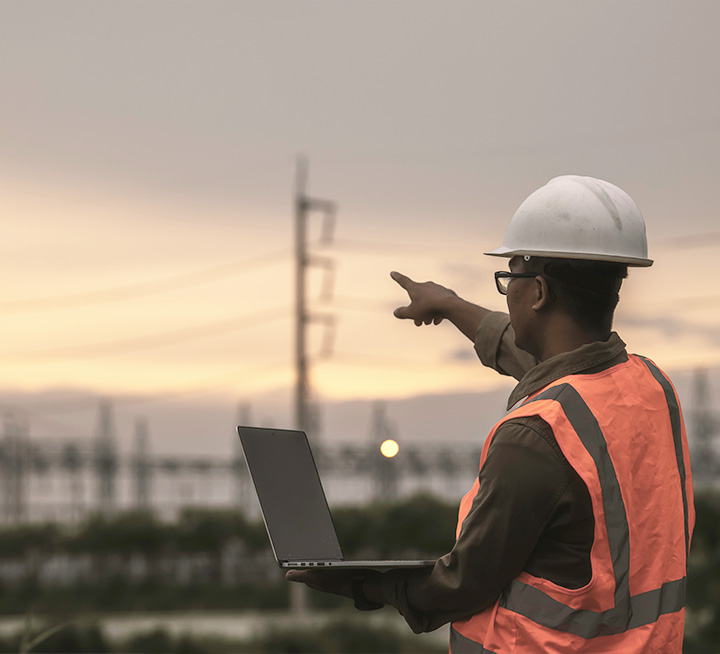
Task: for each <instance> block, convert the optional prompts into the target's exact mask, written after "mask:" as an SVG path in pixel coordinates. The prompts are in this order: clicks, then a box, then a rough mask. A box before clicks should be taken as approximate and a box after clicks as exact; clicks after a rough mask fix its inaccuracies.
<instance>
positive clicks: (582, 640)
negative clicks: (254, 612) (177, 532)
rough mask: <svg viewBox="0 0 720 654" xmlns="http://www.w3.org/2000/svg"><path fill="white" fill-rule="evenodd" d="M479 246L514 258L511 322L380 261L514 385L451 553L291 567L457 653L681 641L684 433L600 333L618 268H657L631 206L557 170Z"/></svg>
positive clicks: (648, 381)
mask: <svg viewBox="0 0 720 654" xmlns="http://www.w3.org/2000/svg"><path fill="white" fill-rule="evenodd" d="M487 254H490V255H494V256H503V257H507V258H509V259H510V262H509V263H510V271H509V272H506V271H501V272H498V273H496V274H495V278H496V284H497V288H498V291H499V292H500V293H502V294H504V295H506V296H507V305H508V311H509V316H507V315H505V314H500V313H492V312H490V311H488V310H486V309H484V308H482V307H479V306H477V305H474V304H471V303H469V302H467V301H465V300H463V299H461V298H459V297H458V296H457V295H456V294H455V293H453V292H452V291H451V290H449V289H446V288H444V287H442V286H439V285H437V284H433V283H432V282H427V283H423V284H419V283H416V282H414V281H412V280H411V279H409V278H408V277H405V276H404V275H401V274H399V273H392V276H393V279H394V280H395V281H396V282H397V283H398V284H400V285H401V286H402V287H403V288H404V289H405V290H406V291H407V292H408V294H409V297H410V300H411V302H410V304H409V305H408V306H406V307H402V308H400V309H397V310H396V311H395V315H396V316H397V317H398V318H405V319H411V320H413V321H414V322H415V324H416V325H423V324H433V323H434V324H438V323H440V322H441V321H442V320H450V321H451V322H452V323H453V324H455V326H456V327H457V328H458V329H459V330H460V331H461V332H462V333H463V334H465V335H466V336H467V337H468V338H470V339H471V340H473V341H474V342H475V349H476V351H477V352H478V355H479V356H480V359H481V361H482V362H483V363H484V364H485V365H487V366H490V367H492V368H494V369H495V370H497V371H498V372H500V373H501V374H509V375H512V376H514V377H515V378H516V379H518V380H519V382H520V383H519V384H518V386H517V387H516V388H515V390H514V391H513V393H512V394H511V396H510V399H509V402H508V408H511V407H515V408H512V410H511V411H510V413H509V414H508V415H507V416H506V417H505V418H503V420H501V421H500V422H499V423H498V424H497V425H496V426H495V428H494V429H493V430H492V431H491V433H490V435H489V436H488V437H487V439H486V441H485V445H484V449H483V454H482V458H481V461H480V468H479V474H478V478H477V479H476V481H475V484H474V485H473V488H472V489H471V490H470V492H469V493H468V494H467V495H466V496H465V497H464V498H463V500H462V502H461V505H460V512H459V520H458V530H457V541H456V544H455V546H454V547H453V549H452V551H451V552H449V553H448V554H446V555H445V556H443V557H441V558H440V559H438V561H437V562H436V564H435V566H434V567H433V568H430V569H425V570H414V571H401V570H394V571H390V572H387V573H385V574H383V575H380V574H378V573H374V574H369V575H368V576H366V577H364V578H352V576H351V575H347V574H334V575H333V574H326V573H323V572H319V571H318V572H315V571H313V572H289V573H288V575H287V576H288V579H290V580H292V581H302V582H305V583H307V584H308V585H310V586H311V587H313V588H317V589H319V590H324V591H326V592H334V593H339V594H342V595H346V596H348V597H354V599H355V602H356V606H358V608H365V609H368V608H375V607H379V606H382V605H384V604H391V605H393V606H395V607H396V608H397V609H398V610H399V611H400V612H401V613H402V615H403V616H404V617H405V619H406V621H407V622H408V624H409V625H410V627H411V628H412V629H413V631H415V632H422V631H430V630H433V629H436V628H437V627H439V626H440V625H442V624H445V623H447V622H451V623H452V626H451V636H450V649H451V652H456V653H460V652H473V653H474V652H478V653H480V652H485V653H488V654H510V653H523V654H538V653H539V652H552V653H553V654H561V653H563V652H592V653H597V654H599V653H610V652H612V653H627V654H636V653H639V652H658V653H660V652H662V653H668V652H677V653H680V652H681V651H682V638H683V626H684V603H685V583H686V575H687V555H688V550H689V546H690V536H691V534H692V528H693V524H694V510H693V504H692V482H691V475H690V467H689V455H688V447H687V442H686V436H685V429H684V426H683V422H682V416H681V413H680V409H679V405H678V402H677V397H676V395H675V391H674V389H673V387H672V384H671V383H670V382H669V381H668V380H667V378H666V377H665V375H664V374H663V373H662V372H661V371H660V370H659V369H658V368H657V367H656V366H655V364H654V363H652V362H651V361H649V360H647V359H644V358H642V357H638V356H634V355H628V353H627V352H626V350H625V345H624V343H623V342H622V341H621V340H620V338H619V336H618V335H617V334H616V333H614V332H612V319H613V312H614V309H615V306H616V304H617V302H618V299H619V296H618V292H619V290H620V286H621V284H622V280H623V279H624V278H625V277H626V275H627V266H628V265H630V266H649V265H651V264H652V261H651V260H649V259H648V258H647V243H646V239H645V225H644V222H643V219H642V216H641V214H640V212H639V210H638V209H637V207H636V205H635V203H634V202H633V201H632V199H631V198H630V197H629V196H628V195H627V194H626V193H625V192H624V191H622V190H621V189H619V188H618V187H616V186H614V185H612V184H609V183H608V182H604V181H602V180H597V179H593V178H589V177H579V176H563V177H558V178H555V179H553V180H551V181H550V182H549V183H548V184H547V185H545V186H544V187H542V188H540V189H538V190H537V191H535V193H533V194H532V195H530V196H529V197H528V198H527V200H525V202H523V204H522V205H521V206H520V207H519V209H518V210H517V212H516V213H515V215H514V216H513V218H512V220H511V223H510V225H509V227H508V230H507V233H506V238H505V243H504V245H503V246H502V247H500V248H498V249H496V250H494V251H492V252H489V253H487ZM429 519H430V518H429Z"/></svg>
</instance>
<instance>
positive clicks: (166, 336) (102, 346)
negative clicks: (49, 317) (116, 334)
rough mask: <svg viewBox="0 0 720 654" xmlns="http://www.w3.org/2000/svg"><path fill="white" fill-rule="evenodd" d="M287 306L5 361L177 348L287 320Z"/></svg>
mask: <svg viewBox="0 0 720 654" xmlns="http://www.w3.org/2000/svg"><path fill="white" fill-rule="evenodd" d="M287 313H288V310H287V308H286V307H275V308H272V309H266V310H263V311H257V312H255V313H249V314H244V315H242V316H238V317H235V318H230V319H228V320H220V321H216V322H211V323H205V324H203V325H196V326H194V327H186V328H183V329H178V330H174V331H170V332H163V333H160V334H153V335H150V336H140V337H136V338H128V339H123V340H119V341H112V342H109V343H98V344H95V345H90V346H76V347H64V348H57V349H49V350H32V351H27V352H11V353H7V354H3V355H2V357H3V359H4V360H6V361H7V360H11V359H21V360H22V359H79V358H83V359H84V358H94V357H103V356H113V355H116V354H126V353H130V352H137V351H140V350H147V349H153V348H157V347H166V346H168V345H177V344H178V343H186V342H187V341H191V340H197V339H201V338H207V337H208V336H216V335H218V334H224V333H227V332H233V331H239V330H242V329H248V328H251V327H257V326H259V325H263V324H267V323H270V322H274V321H277V320H281V319H285V318H287Z"/></svg>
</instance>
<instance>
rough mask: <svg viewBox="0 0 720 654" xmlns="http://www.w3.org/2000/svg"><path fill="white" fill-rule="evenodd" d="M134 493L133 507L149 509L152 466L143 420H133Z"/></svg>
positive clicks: (145, 426) (145, 425) (146, 431)
mask: <svg viewBox="0 0 720 654" xmlns="http://www.w3.org/2000/svg"><path fill="white" fill-rule="evenodd" d="M132 468H133V480H134V482H135V483H134V491H135V497H134V500H135V506H136V507H138V508H139V509H147V508H149V507H150V505H151V502H150V492H151V479H152V466H151V463H150V437H149V435H148V425H147V420H146V419H145V418H137V419H136V420H135V455H134V457H133V462H132Z"/></svg>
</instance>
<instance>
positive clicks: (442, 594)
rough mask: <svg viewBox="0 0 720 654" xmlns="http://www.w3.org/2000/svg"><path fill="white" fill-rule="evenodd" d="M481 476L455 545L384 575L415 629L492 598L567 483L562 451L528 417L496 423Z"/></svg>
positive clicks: (383, 584)
mask: <svg viewBox="0 0 720 654" xmlns="http://www.w3.org/2000/svg"><path fill="white" fill-rule="evenodd" d="M543 424H546V423H543ZM548 428H549V427H548ZM478 481H479V484H478V491H477V494H476V496H475V498H474V500H473V503H472V506H471V509H470V512H469V513H468V515H467V517H466V518H465V520H464V522H463V525H462V530H461V532H460V535H459V537H458V539H457V541H456V543H455V546H454V547H453V549H452V551H450V552H449V553H447V554H445V555H444V556H442V557H441V558H440V559H438V561H437V562H436V563H435V566H434V567H432V568H427V569H422V570H392V571H389V572H386V573H385V574H383V575H382V577H381V578H380V589H381V593H382V595H383V597H384V599H385V601H386V603H388V604H391V605H393V606H395V607H396V608H397V609H398V610H399V611H400V613H401V614H402V615H403V617H404V618H405V620H406V621H407V623H408V625H409V626H410V628H411V629H412V630H413V631H414V632H415V633H421V632H424V631H433V630H434V629H437V628H438V627H440V626H441V625H443V624H445V623H447V622H451V621H452V620H457V619H462V618H465V617H468V616H470V615H473V614H475V613H478V612H480V611H482V610H483V609H485V608H487V607H488V606H490V605H492V604H493V603H494V602H495V601H496V600H497V598H498V597H499V596H500V594H501V592H502V590H503V588H504V587H505V586H506V585H507V584H508V583H509V582H510V581H512V580H513V579H514V578H515V577H517V575H518V574H519V573H520V572H521V571H522V569H523V567H524V565H525V564H526V562H527V561H528V559H529V558H530V555H531V553H532V551H533V548H534V547H535V544H536V543H537V541H538V539H539V537H540V535H541V533H542V531H543V529H544V528H545V526H546V525H547V523H548V522H549V520H550V517H551V515H552V513H553V510H554V508H555V506H556V505H557V504H558V501H559V500H560V498H561V496H562V495H563V493H564V492H565V491H566V489H567V488H568V484H569V480H568V476H567V473H566V469H565V466H564V463H563V461H562V460H561V458H560V457H559V456H558V454H557V451H556V450H555V449H554V448H553V446H552V445H551V444H550V443H549V442H548V440H547V439H546V438H545V437H544V436H543V435H542V434H541V432H540V431H539V430H537V429H536V428H535V427H534V426H533V422H532V419H527V418H519V419H517V420H511V421H508V422H506V423H504V424H503V425H502V426H501V427H500V428H499V429H498V430H497V432H496V433H495V436H494V438H493V442H492V444H491V445H490V448H489V450H488V456H487V458H486V460H485V463H484V465H483V466H482V468H481V470H480V473H479V475H478ZM428 519H429V520H432V517H431V516H429V517H428ZM429 528H432V527H431V526H429Z"/></svg>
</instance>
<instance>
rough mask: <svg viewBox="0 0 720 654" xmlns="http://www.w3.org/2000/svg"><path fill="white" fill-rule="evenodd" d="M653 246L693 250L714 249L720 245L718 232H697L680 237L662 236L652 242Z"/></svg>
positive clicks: (719, 232)
mask: <svg viewBox="0 0 720 654" xmlns="http://www.w3.org/2000/svg"><path fill="white" fill-rule="evenodd" d="M653 245H658V246H660V247H663V248H672V249H674V250H692V249H695V248H706V247H715V246H716V245H720V231H718V230H714V231H710V232H699V233H697V234H681V235H680V236H664V237H661V238H657V239H654V240H653Z"/></svg>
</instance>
